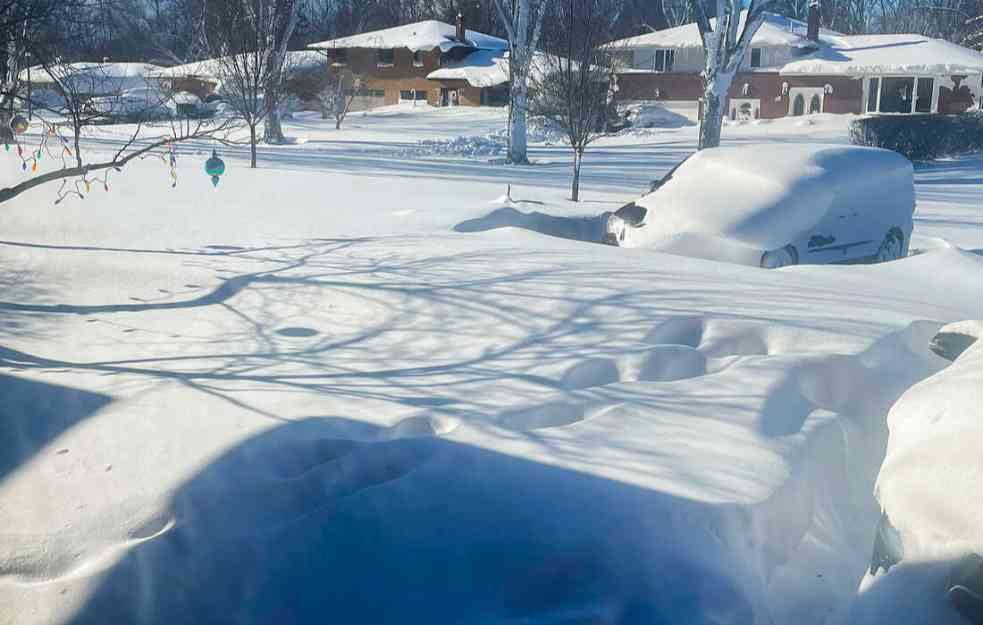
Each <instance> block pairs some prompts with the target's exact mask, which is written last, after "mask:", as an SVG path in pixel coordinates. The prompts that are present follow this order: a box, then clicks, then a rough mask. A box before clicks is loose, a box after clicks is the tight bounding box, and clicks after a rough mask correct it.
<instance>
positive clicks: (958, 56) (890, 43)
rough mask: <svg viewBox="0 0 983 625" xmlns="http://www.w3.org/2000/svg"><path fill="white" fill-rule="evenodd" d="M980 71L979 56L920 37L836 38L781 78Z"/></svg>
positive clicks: (982, 56)
mask: <svg viewBox="0 0 983 625" xmlns="http://www.w3.org/2000/svg"><path fill="white" fill-rule="evenodd" d="M981 71H983V53H981V52H977V51H975V50H970V49H969V48H964V47H962V46H960V45H956V44H954V43H949V42H948V41H943V40H941V39H930V38H928V37H923V36H921V35H856V36H843V35H841V36H839V37H836V39H835V41H831V42H829V45H823V46H820V48H819V49H818V50H817V51H815V52H813V53H812V54H810V55H809V56H806V57H802V58H800V59H796V60H794V61H792V62H791V63H788V64H786V65H785V67H783V68H782V69H781V73H782V74H871V73H875V74H876V73H898V72H903V73H907V74H949V73H954V72H971V73H976V72H981Z"/></svg>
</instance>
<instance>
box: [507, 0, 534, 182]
mask: <svg viewBox="0 0 983 625" xmlns="http://www.w3.org/2000/svg"><path fill="white" fill-rule="evenodd" d="M515 11H516V14H515V22H514V31H513V32H514V33H515V41H513V42H512V47H511V52H510V54H509V56H510V58H511V63H510V65H511V78H512V93H511V96H512V97H511V98H510V99H511V101H512V119H511V126H510V127H509V160H510V161H511V162H512V163H515V164H520V165H526V164H528V163H529V157H528V155H527V153H526V95H527V93H528V91H529V86H528V84H527V83H526V68H527V67H528V65H529V59H528V58H526V57H527V56H528V55H530V54H532V51H531V50H529V49H528V45H529V0H516V8H515Z"/></svg>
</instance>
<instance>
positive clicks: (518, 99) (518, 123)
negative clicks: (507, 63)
mask: <svg viewBox="0 0 983 625" xmlns="http://www.w3.org/2000/svg"><path fill="white" fill-rule="evenodd" d="M513 80H514V82H513V85H512V119H511V120H510V126H509V161H510V162H512V163H515V164H519V165H528V164H529V156H528V153H527V150H526V95H527V92H528V87H527V86H526V80H525V76H522V75H520V76H516V77H515V78H514V79H513Z"/></svg>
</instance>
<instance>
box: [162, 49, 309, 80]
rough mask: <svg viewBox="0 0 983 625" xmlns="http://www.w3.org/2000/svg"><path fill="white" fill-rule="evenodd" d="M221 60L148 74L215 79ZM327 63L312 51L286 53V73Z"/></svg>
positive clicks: (205, 61)
mask: <svg viewBox="0 0 983 625" xmlns="http://www.w3.org/2000/svg"><path fill="white" fill-rule="evenodd" d="M221 62H222V59H205V60H203V61H193V62H191V63H185V64H184V65H175V66H174V67H166V68H160V69H159V70H158V71H156V72H153V73H152V74H150V76H151V77H153V78H204V79H215V77H216V76H218V75H219V74H221V70H222V66H221ZM326 63H327V59H326V58H325V56H324V54H323V53H321V52H316V51H314V50H298V51H295V52H287V69H288V71H293V70H298V69H307V68H310V67H316V66H318V65H324V64H326Z"/></svg>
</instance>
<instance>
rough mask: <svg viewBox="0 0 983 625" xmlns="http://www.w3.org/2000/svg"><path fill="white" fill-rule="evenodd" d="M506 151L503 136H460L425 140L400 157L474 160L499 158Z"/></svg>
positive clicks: (506, 147) (505, 142) (506, 146)
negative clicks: (452, 157) (451, 157)
mask: <svg viewBox="0 0 983 625" xmlns="http://www.w3.org/2000/svg"><path fill="white" fill-rule="evenodd" d="M507 151H508V143H507V141H506V139H505V136H504V134H502V135H497V134H490V135H485V136H460V137H456V138H454V139H425V140H423V141H420V142H419V143H418V144H417V146H416V147H415V148H414V149H413V150H411V151H409V152H405V153H401V154H400V156H407V157H419V156H463V157H466V158H475V157H483V156H500V155H504V154H505V153H506V152H507Z"/></svg>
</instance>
